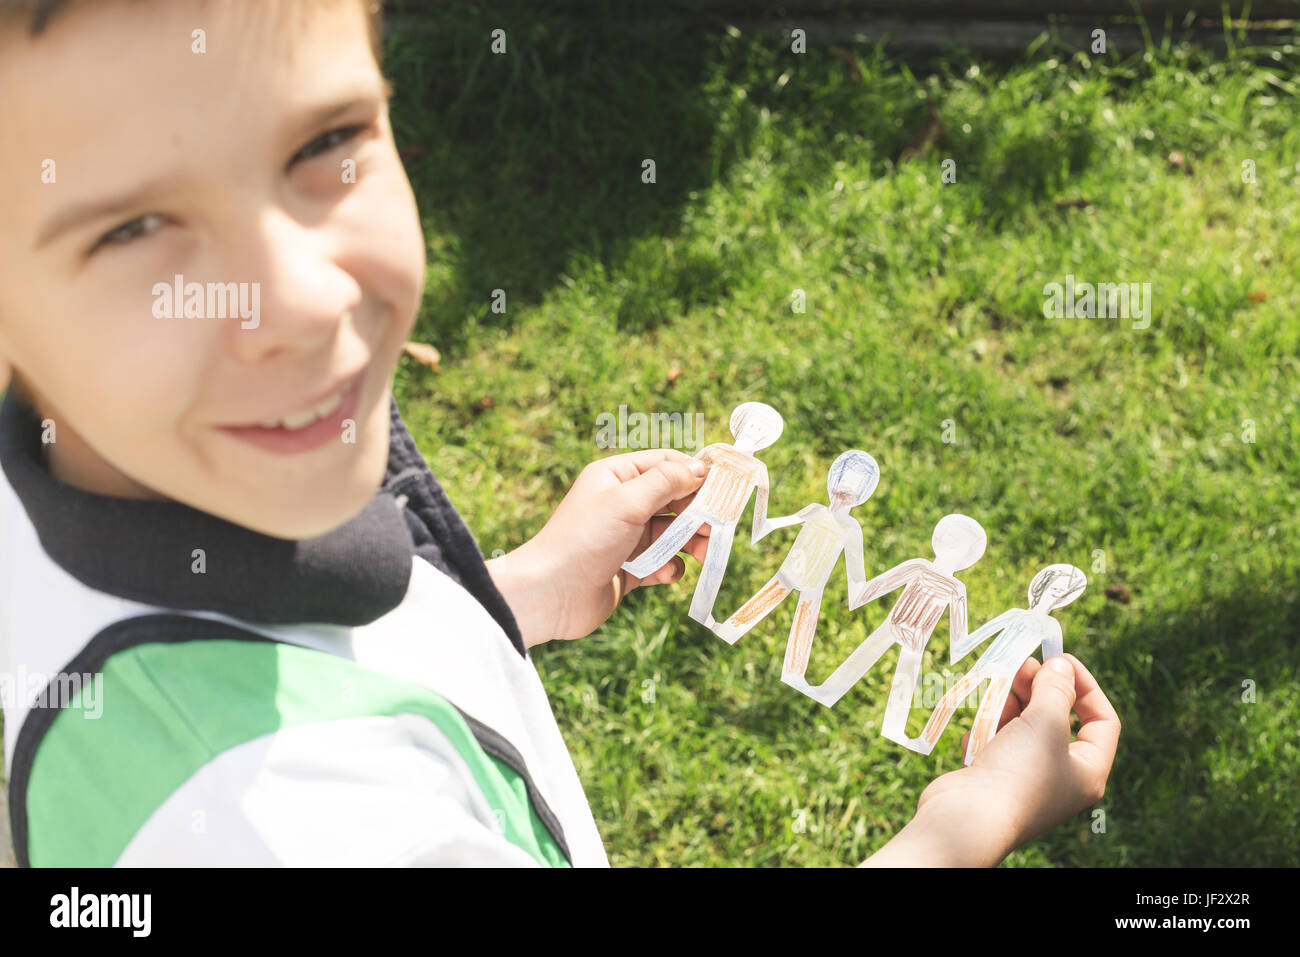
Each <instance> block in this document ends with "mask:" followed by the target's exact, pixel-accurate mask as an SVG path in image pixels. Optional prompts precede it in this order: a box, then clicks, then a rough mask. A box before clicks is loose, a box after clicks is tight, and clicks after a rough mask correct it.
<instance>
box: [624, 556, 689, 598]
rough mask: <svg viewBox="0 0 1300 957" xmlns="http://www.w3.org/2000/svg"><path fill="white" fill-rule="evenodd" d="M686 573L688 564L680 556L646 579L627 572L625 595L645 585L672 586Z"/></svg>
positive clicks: (674, 557) (673, 558)
mask: <svg viewBox="0 0 1300 957" xmlns="http://www.w3.org/2000/svg"><path fill="white" fill-rule="evenodd" d="M685 573H686V562H685V561H683V560H682V557H681V556H680V555H674V556H673V557H672V558H670V559H669V560H668V561H667V562H666V563H665V564H664V565H663V567H661V568H657V569H655V570H654V571H653V572H651V573H650V574H649V575H647V576H646V577H645V578H634V577H632V576H631V575H628V574H627V573H626V572H624V573H623V574H624V575H625V576H626V579H627V581H626V585H625V586H624V587H625V593H626V592H629V591H632V590H634V589H637V588H640V587H641V586H643V585H670V584H672V583H673V582H675V581H677V580H679V579H680V578H681V577H682V575H684V574H685Z"/></svg>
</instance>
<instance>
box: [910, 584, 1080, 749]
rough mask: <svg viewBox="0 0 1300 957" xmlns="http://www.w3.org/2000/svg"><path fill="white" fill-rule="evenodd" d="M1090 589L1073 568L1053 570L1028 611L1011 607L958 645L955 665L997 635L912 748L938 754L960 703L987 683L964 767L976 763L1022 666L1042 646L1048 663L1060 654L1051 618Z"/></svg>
mask: <svg viewBox="0 0 1300 957" xmlns="http://www.w3.org/2000/svg"><path fill="white" fill-rule="evenodd" d="M1087 586H1088V579H1087V577H1086V576H1085V575H1084V574H1083V572H1082V571H1080V570H1079V569H1078V568H1075V567H1074V566H1073V565H1048V566H1047V567H1046V568H1044V569H1043V570H1042V571H1040V572H1039V573H1038V574H1037V575H1035V576H1034V580H1033V581H1032V582H1030V583H1029V607H1028V608H1027V609H1026V608H1012V609H1011V610H1010V611H1005V612H1003V613H1002V614H1000V615H998V616H997V617H996V618H994V619H993V620H992V621H990V622H988V623H987V624H985V625H982V626H981V627H980V628H978V629H976V630H975V631H974V632H972V633H971V634H970V635H969V636H968V637H967V638H966V639H965V640H963V641H957V640H954V641H953V643H952V645H951V646H950V648H949V653H948V655H949V659H950V660H951V661H952V663H953V664H956V663H957V662H958V661H960V660H961V659H962V658H964V657H966V655H968V654H969V653H970V652H971V650H972V649H974V648H975V647H976V646H977V645H979V644H980V643H981V642H983V641H984V640H985V639H987V638H991V637H993V636H994V635H997V636H998V637H997V638H996V640H994V642H993V644H991V645H989V647H988V649H987V650H985V652H984V653H983V654H982V655H980V656H979V658H978V660H976V662H975V665H974V667H972V668H971V670H970V671H968V672H966V674H964V675H963V676H962V677H961V679H960V680H958V682H957V683H956V684H955V685H953V687H952V689H951V690H950V691H949V692H948V693H947V694H945V695H944V696H943V699H942V700H941V701H940V702H939V704H938V705H937V706H936V707H935V709H934V712H933V713H932V714H931V715H930V720H929V721H927V722H926V724H925V730H923V731H922V732H921V736H920V737H919V738H909V739H908V741H907V746H908V747H909V748H911V749H912V750H913V751H919V752H920V753H921V754H929V753H930V752H931V751H933V750H934V746H935V743H936V742H937V741H938V740H939V736H940V735H942V734H943V729H944V728H945V727H947V725H948V721H949V720H950V719H951V718H952V714H953V711H954V710H955V709H956V707H957V704H958V703H959V702H960V701H961V699H962V698H964V697H966V696H967V695H968V694H970V693H971V692H973V691H975V690H976V689H977V688H978V687H979V686H980V684H981V683H982V682H983V681H984V679H986V678H987V679H989V681H990V684H989V687H988V689H987V690H986V691H985V692H984V697H983V698H981V699H980V705H979V710H977V711H976V712H975V723H974V725H972V726H971V732H970V738H969V740H968V741H967V742H966V760H965V763H966V764H970V763H971V762H972V761H974V760H975V756H976V755H978V754H979V753H980V750H981V749H982V748H983V747H984V746H985V745H986V744H988V742H989V739H990V738H992V737H993V735H994V734H995V733H996V732H997V727H998V719H999V718H1000V717H1001V716H1002V707H1003V705H1005V704H1006V701H1007V695H1008V694H1010V693H1011V682H1012V679H1013V678H1015V676H1016V672H1018V671H1019V670H1020V666H1021V665H1023V664H1024V663H1025V660H1026V659H1027V658H1028V657H1029V656H1030V655H1032V654H1033V653H1034V652H1035V651H1037V650H1038V647H1039V645H1041V646H1042V648H1043V662H1044V663H1046V662H1047V659H1048V658H1051V657H1052V656H1053V655H1059V654H1061V651H1062V648H1061V642H1062V635H1061V624H1060V622H1058V621H1057V620H1056V619H1055V618H1053V617H1052V615H1051V613H1052V610H1053V609H1056V608H1063V607H1065V606H1066V605H1068V604H1069V603H1070V602H1072V601H1074V600H1075V599H1076V598H1078V597H1079V596H1080V595H1082V594H1083V590H1084V589H1085V588H1086V587H1087Z"/></svg>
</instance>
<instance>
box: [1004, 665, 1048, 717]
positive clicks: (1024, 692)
mask: <svg viewBox="0 0 1300 957" xmlns="http://www.w3.org/2000/svg"><path fill="white" fill-rule="evenodd" d="M1041 667H1043V666H1042V665H1040V664H1039V663H1038V659H1037V658H1033V657H1030V658H1026V659H1025V663H1024V664H1023V665H1021V666H1020V670H1019V671H1017V672H1016V676H1015V678H1013V679H1012V680H1011V693H1012V694H1013V695H1015V697H1016V699H1017V700H1018V701H1019V702H1020V710H1022V711H1023V710H1024V708H1025V705H1026V704H1028V703H1029V692H1030V689H1031V688H1032V687H1033V684H1034V675H1036V674H1038V669H1039V668H1041Z"/></svg>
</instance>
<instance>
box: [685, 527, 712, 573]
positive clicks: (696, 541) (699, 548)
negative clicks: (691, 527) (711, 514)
mask: <svg viewBox="0 0 1300 957" xmlns="http://www.w3.org/2000/svg"><path fill="white" fill-rule="evenodd" d="M708 527H709V526H707V525H705V526H704V529H701V531H703V532H704V534H700V532H696V533H695V534H694V535H692V536H691V540H690V541H689V542H687V543H686V545H685V546H684V547H683V548H682V551H683V552H685V553H686V554H687V555H690V556H691V558H693V559H695V560H696V561H697V562H699V563H700V564H701V565H703V564H704V557H705V556H706V555H707V554H708V553H709V537H708V532H707V531H704V530H705V529H707V528H708Z"/></svg>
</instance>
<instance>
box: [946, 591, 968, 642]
mask: <svg viewBox="0 0 1300 957" xmlns="http://www.w3.org/2000/svg"><path fill="white" fill-rule="evenodd" d="M968 628H969V621H968V619H967V613H966V586H965V585H963V584H962V583H961V582H957V594H956V595H954V596H953V599H952V604H951V605H950V606H949V607H948V649H949V650H948V654H949V655H951V654H952V649H953V648H955V647H957V646H958V645H962V644H965V643H966V631H967V629H968Z"/></svg>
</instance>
